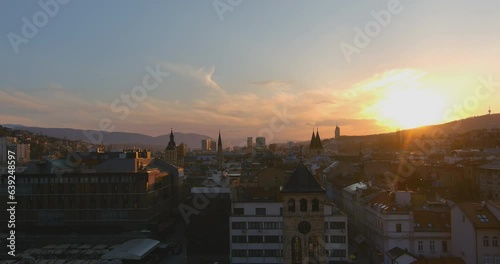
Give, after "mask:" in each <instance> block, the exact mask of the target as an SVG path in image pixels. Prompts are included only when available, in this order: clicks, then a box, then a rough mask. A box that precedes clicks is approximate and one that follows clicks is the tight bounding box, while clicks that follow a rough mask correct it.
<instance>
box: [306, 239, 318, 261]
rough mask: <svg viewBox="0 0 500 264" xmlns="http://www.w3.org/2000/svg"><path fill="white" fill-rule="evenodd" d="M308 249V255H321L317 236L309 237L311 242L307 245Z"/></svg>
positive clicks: (315, 256) (316, 256)
mask: <svg viewBox="0 0 500 264" xmlns="http://www.w3.org/2000/svg"><path fill="white" fill-rule="evenodd" d="M307 249H308V253H309V254H308V256H309V257H313V258H316V259H317V258H318V256H319V247H318V238H317V237H315V236H312V237H310V238H309V243H308V245H307Z"/></svg>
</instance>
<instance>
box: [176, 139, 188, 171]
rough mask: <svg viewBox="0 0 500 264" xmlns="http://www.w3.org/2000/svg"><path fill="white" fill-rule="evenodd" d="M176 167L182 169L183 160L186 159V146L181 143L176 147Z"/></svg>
mask: <svg viewBox="0 0 500 264" xmlns="http://www.w3.org/2000/svg"><path fill="white" fill-rule="evenodd" d="M176 149H177V166H179V167H184V158H185V157H186V152H187V144H184V143H181V144H179V145H178V146H177V147H176Z"/></svg>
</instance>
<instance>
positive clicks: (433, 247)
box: [429, 240, 436, 251]
mask: <svg viewBox="0 0 500 264" xmlns="http://www.w3.org/2000/svg"><path fill="white" fill-rule="evenodd" d="M429 249H430V250H431V251H436V246H435V244H434V241H433V240H431V241H430V242H429Z"/></svg>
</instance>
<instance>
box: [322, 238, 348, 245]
mask: <svg viewBox="0 0 500 264" xmlns="http://www.w3.org/2000/svg"><path fill="white" fill-rule="evenodd" d="M325 243H339V244H345V243H346V237H345V236H325Z"/></svg>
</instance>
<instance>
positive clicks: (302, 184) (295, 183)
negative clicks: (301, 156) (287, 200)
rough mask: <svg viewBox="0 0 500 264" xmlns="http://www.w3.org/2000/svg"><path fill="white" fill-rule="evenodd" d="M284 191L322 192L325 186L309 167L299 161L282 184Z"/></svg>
mask: <svg viewBox="0 0 500 264" xmlns="http://www.w3.org/2000/svg"><path fill="white" fill-rule="evenodd" d="M281 192H284V193H324V192H325V188H323V186H321V184H320V183H319V182H318V180H316V178H314V176H313V175H312V174H311V172H310V171H309V169H307V167H306V166H305V165H304V164H302V163H299V165H297V168H296V169H295V171H294V172H293V173H292V175H291V176H290V178H289V179H288V181H287V182H286V183H285V185H284V186H283V189H282V190H281Z"/></svg>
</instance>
